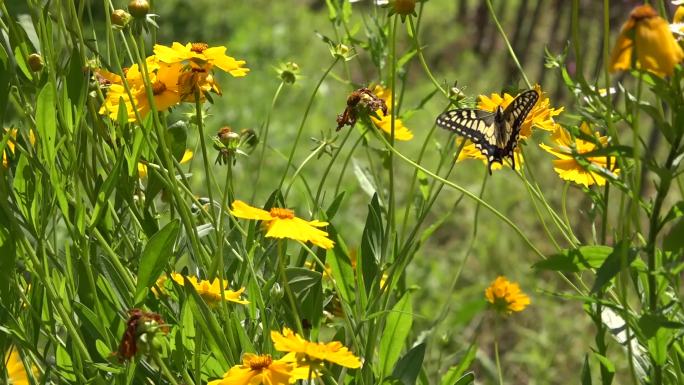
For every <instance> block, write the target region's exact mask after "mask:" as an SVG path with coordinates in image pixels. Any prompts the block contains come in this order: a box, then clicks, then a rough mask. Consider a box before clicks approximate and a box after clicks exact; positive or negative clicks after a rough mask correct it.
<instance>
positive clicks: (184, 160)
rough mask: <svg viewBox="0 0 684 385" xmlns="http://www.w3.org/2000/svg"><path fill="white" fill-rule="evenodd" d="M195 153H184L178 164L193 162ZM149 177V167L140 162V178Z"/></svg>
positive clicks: (187, 151) (189, 151) (188, 151)
mask: <svg viewBox="0 0 684 385" xmlns="http://www.w3.org/2000/svg"><path fill="white" fill-rule="evenodd" d="M193 155H194V153H193V152H192V150H185V152H184V153H183V158H181V160H180V161H179V162H178V163H180V164H185V163H188V162H189V161H190V160H192V157H193ZM146 176H147V165H146V164H145V163H142V162H138V177H139V178H140V179H142V178H144V177H146Z"/></svg>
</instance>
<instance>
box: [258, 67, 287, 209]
mask: <svg viewBox="0 0 684 385" xmlns="http://www.w3.org/2000/svg"><path fill="white" fill-rule="evenodd" d="M284 85H285V82H284V81H281V82H280V84H279V85H278V88H277V89H276V92H275V94H273V100H271V107H270V108H269V109H268V112H267V113H266V122H265V123H264V129H263V133H259V134H260V136H261V138H259V140H261V152H260V153H259V163H258V164H257V169H256V177H255V178H254V189H253V190H252V201H254V199H255V198H256V193H257V190H258V189H257V187H258V186H259V178H260V177H261V169H262V168H264V156H265V155H266V146H267V143H268V129H269V127H270V126H271V114H272V113H273V110H274V109H275V104H276V101H277V100H278V97H279V96H280V91H282V90H283V86H284Z"/></svg>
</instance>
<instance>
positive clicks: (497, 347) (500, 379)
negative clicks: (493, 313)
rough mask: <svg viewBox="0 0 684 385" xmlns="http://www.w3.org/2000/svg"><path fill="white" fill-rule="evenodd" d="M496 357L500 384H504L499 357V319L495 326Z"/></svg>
mask: <svg viewBox="0 0 684 385" xmlns="http://www.w3.org/2000/svg"><path fill="white" fill-rule="evenodd" d="M494 329H495V331H494V334H495V335H494V359H495V360H496V373H497V375H498V377H499V385H503V383H504V382H503V371H502V370H501V360H500V359H499V330H498V329H499V328H498V321H497V323H496V325H495V326H494Z"/></svg>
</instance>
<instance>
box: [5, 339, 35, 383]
mask: <svg viewBox="0 0 684 385" xmlns="http://www.w3.org/2000/svg"><path fill="white" fill-rule="evenodd" d="M32 370H33V371H34V373H35V368H33V369H32ZM5 371H6V372H7V377H8V378H9V383H10V385H29V384H30V382H29V379H28V373H26V367H24V363H23V362H22V360H21V357H20V356H19V352H18V351H17V350H16V349H14V348H10V351H9V354H7V356H6V357H5Z"/></svg>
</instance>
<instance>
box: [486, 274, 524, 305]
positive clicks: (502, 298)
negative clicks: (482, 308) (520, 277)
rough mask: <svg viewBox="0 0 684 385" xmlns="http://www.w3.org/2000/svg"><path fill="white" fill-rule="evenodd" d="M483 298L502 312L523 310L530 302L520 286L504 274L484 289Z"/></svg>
mask: <svg viewBox="0 0 684 385" xmlns="http://www.w3.org/2000/svg"><path fill="white" fill-rule="evenodd" d="M485 298H487V301H488V302H489V303H491V304H492V306H493V307H494V309H495V310H496V311H498V312H500V313H502V314H511V313H512V312H519V311H523V310H524V309H525V308H526V307H527V305H529V304H530V297H528V296H527V295H526V294H525V293H523V292H522V290H520V286H518V284H517V283H515V282H510V281H508V280H507V279H506V277H504V276H499V277H497V278H496V279H495V280H494V282H492V284H491V285H490V286H489V287H488V288H487V289H486V290H485Z"/></svg>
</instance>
